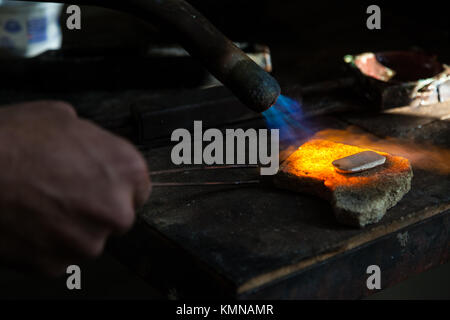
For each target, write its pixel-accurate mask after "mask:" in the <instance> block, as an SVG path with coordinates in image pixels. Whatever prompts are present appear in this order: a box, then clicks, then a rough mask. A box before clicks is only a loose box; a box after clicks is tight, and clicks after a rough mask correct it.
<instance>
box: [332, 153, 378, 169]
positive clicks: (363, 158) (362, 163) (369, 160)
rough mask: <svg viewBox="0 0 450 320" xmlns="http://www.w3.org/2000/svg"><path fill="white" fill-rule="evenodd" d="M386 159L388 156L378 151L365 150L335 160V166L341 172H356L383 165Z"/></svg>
mask: <svg viewBox="0 0 450 320" xmlns="http://www.w3.org/2000/svg"><path fill="white" fill-rule="evenodd" d="M385 161H386V157H384V156H382V155H380V154H378V153H376V152H373V151H363V152H359V153H355V154H353V155H351V156H348V157H345V158H341V159H338V160H334V161H333V166H334V167H335V168H336V171H338V172H341V173H355V172H361V171H365V170H369V169H372V168H375V167H378V166H381V165H382V164H384V163H385Z"/></svg>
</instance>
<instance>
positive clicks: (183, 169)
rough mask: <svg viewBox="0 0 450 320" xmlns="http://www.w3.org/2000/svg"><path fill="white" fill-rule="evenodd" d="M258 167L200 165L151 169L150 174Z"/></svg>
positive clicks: (255, 166) (254, 166) (251, 166)
mask: <svg viewBox="0 0 450 320" xmlns="http://www.w3.org/2000/svg"><path fill="white" fill-rule="evenodd" d="M250 168H259V166H258V165H245V164H243V165H229V166H201V167H191V168H181V169H168V170H158V171H151V172H150V175H151V176H157V175H161V174H169V173H179V172H189V171H200V170H222V169H250Z"/></svg>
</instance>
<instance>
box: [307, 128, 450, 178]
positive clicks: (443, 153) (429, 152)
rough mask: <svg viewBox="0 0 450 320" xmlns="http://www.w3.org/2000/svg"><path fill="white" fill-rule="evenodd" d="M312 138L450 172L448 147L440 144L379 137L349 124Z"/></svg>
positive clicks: (424, 167) (435, 171) (415, 165)
mask: <svg viewBox="0 0 450 320" xmlns="http://www.w3.org/2000/svg"><path fill="white" fill-rule="evenodd" d="M314 138H316V139H324V140H329V141H334V142H339V143H344V144H351V145H357V146H359V147H361V148H368V149H372V150H383V151H385V152H389V153H390V154H391V155H395V156H401V157H404V158H407V159H408V160H409V161H410V162H411V165H412V166H413V168H417V169H421V170H425V171H428V172H430V173H435V174H441V175H446V176H447V175H449V174H450V149H447V148H444V147H441V146H435V145H432V144H429V143H416V142H411V141H408V140H405V139H399V138H393V137H385V138H383V139H380V138H378V137H376V136H374V135H372V134H370V133H367V132H365V131H362V130H361V129H359V128H358V127H354V126H349V127H348V128H347V129H346V130H336V129H327V130H322V131H319V132H318V133H316V134H315V136H314ZM380 154H381V153H380Z"/></svg>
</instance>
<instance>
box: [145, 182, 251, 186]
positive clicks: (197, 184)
mask: <svg viewBox="0 0 450 320" xmlns="http://www.w3.org/2000/svg"><path fill="white" fill-rule="evenodd" d="M257 183H260V181H259V180H247V181H216V182H153V183H152V187H205V186H226V185H234V186H236V185H245V184H257Z"/></svg>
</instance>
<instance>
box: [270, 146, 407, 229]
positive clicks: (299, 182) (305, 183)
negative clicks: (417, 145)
mask: <svg viewBox="0 0 450 320" xmlns="http://www.w3.org/2000/svg"><path fill="white" fill-rule="evenodd" d="M363 151H374V152H377V153H378V154H380V155H382V156H384V157H386V162H385V163H384V164H383V165H382V166H379V167H376V168H373V169H370V170H367V171H363V172H357V173H351V174H348V173H339V172H337V171H336V170H335V167H334V166H333V164H332V163H333V161H335V160H337V159H341V158H345V157H348V156H351V155H354V154H357V153H360V152H363ZM411 178H412V170H411V166H410V164H409V161H408V160H407V159H405V158H402V157H396V156H392V155H390V154H388V153H385V152H379V151H375V150H370V149H363V148H360V147H356V146H351V145H346V144H342V143H336V142H332V141H328V140H321V139H313V140H310V141H309V142H307V143H305V144H303V145H302V146H301V147H300V148H298V149H297V151H295V152H294V153H293V154H291V155H290V156H289V157H288V158H287V159H286V160H285V161H284V162H283V164H282V165H281V168H280V171H279V173H278V174H277V176H276V177H275V179H274V182H275V185H276V186H278V187H280V188H283V189H289V190H293V191H297V192H305V193H310V194H314V195H318V196H320V197H322V198H325V199H327V200H328V201H330V202H331V204H332V205H333V207H334V211H335V214H336V217H337V218H338V220H340V221H341V222H343V223H345V224H350V225H357V226H364V225H366V224H368V223H373V222H376V221H378V220H379V219H381V217H382V216H383V215H384V214H385V213H386V210H387V209H389V208H390V207H392V206H394V205H395V204H396V203H397V202H398V201H400V199H401V198H402V197H403V195H404V194H406V193H407V192H408V191H409V189H410V187H411Z"/></svg>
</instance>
